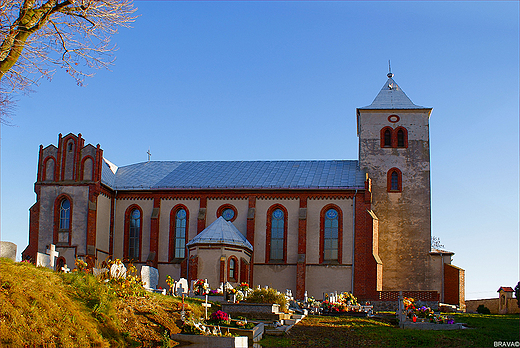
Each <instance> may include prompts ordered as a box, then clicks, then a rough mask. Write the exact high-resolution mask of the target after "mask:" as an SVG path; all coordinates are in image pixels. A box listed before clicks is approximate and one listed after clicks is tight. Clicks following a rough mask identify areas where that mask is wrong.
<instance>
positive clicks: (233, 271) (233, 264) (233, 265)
mask: <svg viewBox="0 0 520 348" xmlns="http://www.w3.org/2000/svg"><path fill="white" fill-rule="evenodd" d="M237 278H238V277H237V260H236V258H235V257H233V256H232V257H230V258H229V262H228V280H229V281H231V282H236V281H237Z"/></svg>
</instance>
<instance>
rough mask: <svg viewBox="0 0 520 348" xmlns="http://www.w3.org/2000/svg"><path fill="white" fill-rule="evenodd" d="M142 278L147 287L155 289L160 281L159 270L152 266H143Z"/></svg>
mask: <svg viewBox="0 0 520 348" xmlns="http://www.w3.org/2000/svg"><path fill="white" fill-rule="evenodd" d="M141 280H142V281H143V286H144V288H145V289H148V290H150V289H152V290H155V289H156V288H157V284H158V283H159V270H158V269H157V268H155V267H151V266H142V267H141Z"/></svg>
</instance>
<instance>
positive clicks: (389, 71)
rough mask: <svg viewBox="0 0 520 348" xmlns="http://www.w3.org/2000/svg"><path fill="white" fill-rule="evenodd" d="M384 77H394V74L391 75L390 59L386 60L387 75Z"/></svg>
mask: <svg viewBox="0 0 520 348" xmlns="http://www.w3.org/2000/svg"><path fill="white" fill-rule="evenodd" d="M386 76H388V78H389V79H391V78H392V77H394V74H392V67H391V66H390V59H389V60H388V74H386Z"/></svg>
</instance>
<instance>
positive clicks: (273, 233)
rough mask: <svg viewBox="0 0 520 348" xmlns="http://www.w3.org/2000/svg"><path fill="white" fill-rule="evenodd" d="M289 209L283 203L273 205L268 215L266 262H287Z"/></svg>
mask: <svg viewBox="0 0 520 348" xmlns="http://www.w3.org/2000/svg"><path fill="white" fill-rule="evenodd" d="M286 220H287V211H286V210H285V208H284V207H283V206H281V205H275V206H272V207H271V208H270V209H269V210H268V215H267V233H266V235H267V236H266V237H267V243H266V245H267V247H266V262H274V263H277V262H280V263H282V262H286V260H287V259H286V258H287V253H286V250H287V221H286Z"/></svg>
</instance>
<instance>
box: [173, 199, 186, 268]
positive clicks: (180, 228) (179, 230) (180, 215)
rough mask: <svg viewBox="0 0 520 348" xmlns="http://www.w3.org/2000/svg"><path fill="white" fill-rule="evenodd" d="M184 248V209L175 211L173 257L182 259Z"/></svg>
mask: <svg viewBox="0 0 520 348" xmlns="http://www.w3.org/2000/svg"><path fill="white" fill-rule="evenodd" d="M185 250H186V210H184V209H179V210H177V213H175V254H174V258H176V259H183V258H184V256H185Z"/></svg>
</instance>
